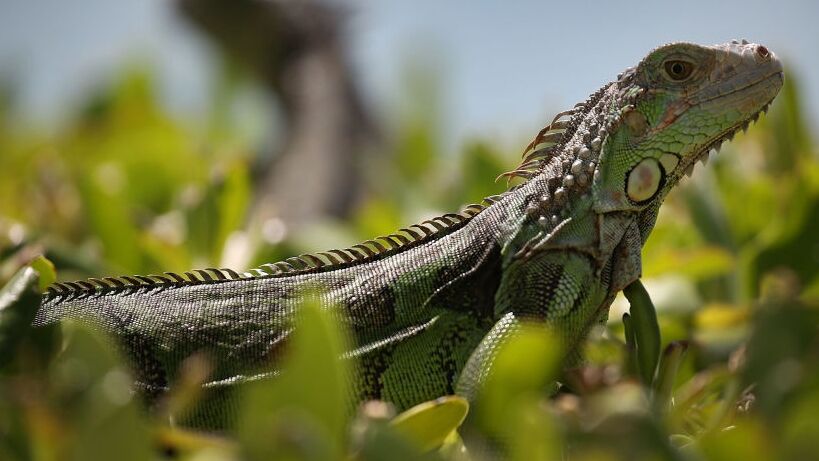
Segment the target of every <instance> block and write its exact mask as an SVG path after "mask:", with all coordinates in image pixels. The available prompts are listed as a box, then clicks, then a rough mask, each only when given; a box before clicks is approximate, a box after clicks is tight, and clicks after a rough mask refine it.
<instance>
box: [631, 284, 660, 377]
mask: <svg viewBox="0 0 819 461" xmlns="http://www.w3.org/2000/svg"><path fill="white" fill-rule="evenodd" d="M623 294H625V295H626V298H627V299H628V301H629V303H631V308H630V309H629V312H630V314H631V319H632V322H631V323H632V325H633V327H634V338H635V342H636V344H637V363H638V365H639V369H640V376H641V377H642V379H643V382H644V383H645V384H647V385H651V383H652V382H653V381H654V374H655V373H656V371H657V363H658V362H659V360H660V325H659V324H658V323H657V311H656V310H655V309H654V304H653V303H652V302H651V298H650V297H649V296H648V292H647V291H646V289H645V287H644V286H643V284H642V282H640V281H639V280H636V281H634V282H633V283H632V284H631V285H629V286H627V287H626V288H625V289H624V290H623Z"/></svg>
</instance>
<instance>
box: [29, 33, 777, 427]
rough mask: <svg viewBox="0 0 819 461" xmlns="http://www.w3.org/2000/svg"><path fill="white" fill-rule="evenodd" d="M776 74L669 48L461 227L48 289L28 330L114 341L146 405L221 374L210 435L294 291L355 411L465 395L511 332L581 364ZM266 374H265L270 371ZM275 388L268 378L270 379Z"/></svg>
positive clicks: (278, 345) (579, 111) (537, 151)
mask: <svg viewBox="0 0 819 461" xmlns="http://www.w3.org/2000/svg"><path fill="white" fill-rule="evenodd" d="M782 82H783V73H782V66H781V64H780V62H779V61H778V60H777V59H776V58H775V57H774V55H773V54H772V53H770V52H769V51H768V50H767V49H765V48H764V47H762V46H760V45H757V44H751V43H747V42H745V41H742V42H737V41H733V42H731V43H727V44H723V45H718V46H712V47H706V46H699V45H694V44H688V43H676V44H670V45H665V46H662V47H660V48H657V49H656V50H654V51H652V52H651V53H649V54H648V56H646V57H645V58H644V59H643V61H642V62H640V63H639V64H638V65H637V66H636V67H632V68H629V69H627V70H626V71H625V72H623V73H622V74H621V75H620V76H619V77H618V79H617V81H615V82H612V83H609V84H607V85H605V86H603V87H602V88H601V89H600V90H598V91H597V92H595V93H594V94H592V95H591V96H590V97H589V98H588V99H587V100H586V101H585V102H583V103H580V104H578V105H576V106H575V107H574V108H573V109H571V110H569V111H566V112H563V113H561V114H558V116H557V117H556V118H555V120H554V121H553V122H552V123H551V124H550V125H549V126H547V127H546V128H544V129H543V130H542V131H541V132H540V133H539V134H538V136H537V137H536V138H535V140H534V141H533V142H532V144H531V145H530V146H529V148H528V149H527V151H526V152H525V153H524V160H523V163H522V164H521V166H520V167H519V168H518V169H517V170H515V171H512V172H510V173H507V175H508V176H509V177H515V176H520V177H524V178H525V179H526V181H525V182H524V183H523V184H521V185H519V186H515V187H512V188H511V189H509V190H508V191H507V192H505V193H503V194H501V195H499V196H494V197H489V198H487V199H485V200H484V202H483V204H481V205H470V206H469V207H467V208H466V209H465V210H464V211H462V212H461V213H457V214H448V215H444V216H442V217H439V218H436V219H434V220H429V221H426V222H424V223H421V224H418V225H415V226H411V227H410V228H407V229H402V230H401V231H399V232H397V233H396V234H392V235H390V236H386V237H380V238H378V239H376V240H373V241H369V242H365V243H364V244H361V245H357V246H355V247H352V248H348V249H345V250H334V251H332V252H326V253H321V254H316V255H302V256H300V257H296V258H290V259H288V260H286V261H285V262H281V263H277V264H275V265H265V266H263V267H261V268H259V269H254V270H253V271H251V272H247V273H244V274H239V273H236V272H234V271H232V270H229V269H207V270H200V271H194V272H190V273H186V274H183V275H178V274H163V275H159V276H149V277H141V278H140V277H118V278H105V279H89V280H88V281H83V282H73V283H58V284H55V285H54V286H53V287H52V288H51V289H50V290H49V292H48V293H47V294H46V295H44V298H43V304H42V308H41V309H40V311H39V313H38V316H37V319H36V320H35V324H36V325H45V324H49V323H52V322H56V321H58V320H61V319H64V318H74V319H80V320H82V321H87V322H90V323H93V324H94V325H97V326H98V327H100V328H102V329H104V330H105V331H107V332H109V333H111V334H112V335H113V336H114V337H115V338H116V339H117V340H118V343H119V344H120V346H121V347H122V348H123V350H124V351H125V353H126V355H127V356H128V357H129V358H130V359H131V360H132V362H133V367H134V370H135V374H136V377H137V386H138V387H139V388H140V389H141V390H142V391H143V392H144V394H145V395H146V396H147V397H149V398H153V397H156V396H157V395H159V394H161V393H162V392H163V391H165V390H166V389H167V388H168V387H169V386H171V385H172V384H173V382H174V379H175V378H176V377H177V373H178V369H179V365H180V363H181V361H182V360H184V359H185V358H186V357H188V356H189V355H190V354H192V353H194V352H197V351H199V352H204V353H205V354H206V355H208V356H209V357H210V358H211V359H212V360H213V362H214V364H215V369H214V372H213V376H212V379H213V380H212V381H211V382H209V383H208V384H206V388H207V389H209V390H210V394H209V395H210V397H209V399H208V400H206V401H205V403H203V404H202V405H200V408H199V409H198V411H197V412H195V413H194V414H192V415H191V416H190V418H189V421H188V423H189V424H194V425H197V426H201V427H209V428H219V427H224V426H225V425H227V424H229V422H230V420H231V418H232V417H233V415H234V413H233V412H234V409H233V403H232V402H233V400H231V398H230V395H231V392H232V389H233V388H235V387H236V386H235V384H236V383H239V382H242V381H243V380H245V379H248V378H249V377H258V376H265V375H258V373H260V372H259V371H258V370H259V369H261V368H262V367H263V366H264V365H267V366H269V364H270V363H271V362H272V363H273V369H274V371H273V372H272V374H275V373H276V372H275V363H276V359H277V357H278V356H279V355H280V352H281V351H282V348H283V347H286V344H287V341H288V338H289V336H290V334H291V333H292V331H293V329H294V328H297V327H298V325H294V324H293V322H292V319H293V314H294V312H295V311H296V309H297V306H298V303H299V293H302V292H303V291H304V290H305V288H306V287H308V286H320V287H322V288H323V289H324V291H323V292H322V293H323V294H322V300H323V302H324V303H325V304H326V306H327V308H328V309H331V310H332V312H334V313H335V314H337V317H338V319H339V321H340V322H342V323H343V324H345V325H346V326H347V327H348V328H349V330H350V332H351V334H352V337H353V339H354V348H353V349H352V350H350V351H348V352H347V353H345V357H348V358H349V357H354V358H356V359H357V360H358V362H359V367H358V369H359V377H358V379H357V384H356V389H357V393H358V397H359V398H360V399H371V398H377V399H383V400H388V401H391V402H393V403H394V404H395V405H396V406H397V407H398V408H399V409H403V408H407V407H409V406H411V405H414V404H417V403H419V402H422V401H425V400H429V399H432V398H435V397H438V396H440V395H444V394H451V393H453V392H457V393H459V394H462V395H466V396H467V397H472V396H474V395H475V392H476V391H477V389H479V387H480V385H481V383H482V382H483V380H484V379H485V377H486V376H487V374H488V373H489V372H490V368H491V367H490V364H491V362H492V356H493V354H494V352H495V351H496V350H497V349H498V346H499V345H500V344H501V343H502V342H503V341H505V340H506V339H507V338H508V337H509V336H510V335H512V334H514V332H515V330H516V329H517V328H518V327H519V325H520V322H521V321H524V320H533V321H538V322H546V323H547V324H549V325H551V326H553V327H554V329H555V330H556V331H558V332H560V334H561V335H562V337H563V339H564V340H565V343H566V344H567V346H568V350H569V351H570V353H571V354H575V353H576V350H577V346H578V344H579V343H580V342H581V341H582V339H583V338H584V336H585V335H586V332H587V331H588V330H589V328H590V327H591V326H592V325H594V324H596V323H598V322H600V321H603V320H605V319H606V317H607V315H608V308H609V305H610V304H611V302H612V300H613V298H614V296H615V295H616V294H617V292H619V291H620V290H622V289H623V288H624V287H626V286H627V285H628V284H630V283H632V282H633V281H635V280H637V279H638V278H639V277H640V251H641V248H642V245H643V243H644V242H645V240H646V238H647V237H648V235H649V233H650V231H651V229H652V227H653V225H654V222H655V219H656V216H657V210H658V208H659V206H660V204H661V203H662V201H663V199H664V198H665V196H666V194H668V192H669V191H670V190H671V189H672V188H673V187H674V186H675V185H676V184H677V183H678V182H679V181H680V179H681V178H682V176H683V175H684V174H685V173H686V172H688V173H690V172H691V170H692V169H693V166H694V164H695V162H696V161H697V160H700V159H703V158H705V157H706V156H707V155H708V152H709V150H711V149H712V148H715V147H716V148H718V147H719V145H720V144H721V143H722V142H723V141H724V140H726V139H727V138H730V137H731V136H733V133H734V132H735V131H736V130H738V129H740V128H746V127H747V125H748V124H749V122H750V121H752V120H755V119H756V117H757V116H758V114H759V112H760V111H762V110H764V109H767V106H768V104H769V103H770V102H771V100H772V99H773V98H774V97H775V96H776V94H777V92H778V91H779V89H780V88H781V86H782ZM268 370H269V368H268ZM268 373H270V372H268Z"/></svg>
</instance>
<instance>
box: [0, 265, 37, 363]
mask: <svg viewBox="0 0 819 461" xmlns="http://www.w3.org/2000/svg"><path fill="white" fill-rule="evenodd" d="M38 280H39V275H38V274H37V271H36V270H34V269H33V268H32V267H30V266H26V267H24V268H22V269H20V270H19V271H17V273H16V274H15V275H14V277H12V279H11V280H10V281H9V283H8V284H7V285H6V286H4V287H3V288H2V289H0V369H2V368H4V367H5V366H6V365H7V364H8V363H9V362H11V361H12V359H13V358H14V356H15V354H16V352H17V348H18V345H19V344H20V342H21V341H22V340H23V338H25V336H26V335H27V334H28V332H29V330H31V322H32V321H33V320H34V316H35V314H36V313H37V309H38V308H39V307H40V290H39V289H38Z"/></svg>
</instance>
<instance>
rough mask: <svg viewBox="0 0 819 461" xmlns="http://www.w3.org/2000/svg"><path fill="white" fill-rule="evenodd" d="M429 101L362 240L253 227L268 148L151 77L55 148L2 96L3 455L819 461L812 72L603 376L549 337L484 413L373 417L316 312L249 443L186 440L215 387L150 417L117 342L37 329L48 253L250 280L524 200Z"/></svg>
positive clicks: (630, 318) (129, 81) (777, 114)
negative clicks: (449, 135) (199, 114)
mask: <svg viewBox="0 0 819 461" xmlns="http://www.w3.org/2000/svg"><path fill="white" fill-rule="evenodd" d="M420 82H421V83H420V84H418V85H415V87H417V88H418V89H417V91H418V92H420V93H423V94H419V95H417V96H418V98H413V100H415V101H419V105H420V106H421V107H415V108H412V107H411V108H410V110H409V111H408V114H405V115H402V116H401V117H399V121H398V123H397V124H396V126H395V127H394V130H393V131H394V139H395V142H394V145H393V151H394V152H393V153H394V156H393V157H392V158H393V159H395V161H394V162H393V164H390V162H386V161H385V162H384V163H383V164H380V165H379V168H381V169H384V170H383V171H379V172H378V175H377V176H379V177H381V178H386V179H385V180H384V179H382V180H378V179H376V178H375V176H376V175H373V189H374V190H376V191H377V192H378V193H376V194H373V195H372V197H371V198H370V199H368V200H366V201H365V202H364V203H362V204H361V206H360V207H359V208H358V211H357V212H356V215H354V216H352V217H351V218H350V220H349V223H340V222H330V221H328V222H323V224H320V225H319V226H318V230H315V231H309V232H306V233H303V232H301V231H300V232H298V233H295V232H289V229H287V228H286V226H284V225H283V224H281V223H277V224H276V225H275V226H273V227H267V228H260V229H254V228H252V227H250V226H251V225H250V224H248V223H247V222H246V218H247V216H246V212H247V210H248V207H249V205H250V202H251V201H252V198H253V193H254V190H253V187H254V184H253V178H254V174H253V171H252V169H253V166H254V165H255V164H256V163H255V158H254V157H255V155H254V154H253V152H254V149H253V147H252V146H250V145H248V144H247V143H246V142H245V141H243V140H242V139H241V137H239V136H232V135H231V132H230V130H229V129H226V128H225V127H224V126H219V127H215V128H213V127H211V128H204V129H203V128H201V126H208V125H209V123H200V122H202V120H194V121H189V120H188V121H186V120H179V119H177V118H175V117H173V116H171V115H169V114H168V113H167V112H166V111H165V110H164V109H163V108H162V107H161V106H160V105H159V104H158V103H157V96H156V94H155V91H154V89H153V84H152V80H151V78H150V74H149V73H146V72H142V71H133V72H129V73H125V74H123V76H122V77H121V78H120V79H119V80H117V81H115V82H114V83H112V84H111V85H109V86H107V87H104V88H100V89H98V91H97V93H95V94H94V95H93V96H92V97H90V98H88V101H87V103H86V104H85V105H84V106H83V108H82V110H80V111H78V112H77V113H76V114H75V115H74V116H73V117H71V118H70V120H68V122H66V123H64V124H63V125H61V126H60V127H59V128H57V129H56V130H55V131H54V132H51V133H47V134H45V133H42V132H40V131H39V130H37V129H36V128H34V127H31V126H26V124H24V123H20V122H19V121H18V120H17V118H16V116H15V109H14V107H12V106H11V105H10V104H11V101H12V99H11V98H0V197H3V200H2V201H0V282H2V284H4V285H5V288H4V289H3V291H2V293H0V459H4V460H6V459H8V460H23V459H112V458H116V459H121V458H126V457H128V458H134V459H150V458H154V459H161V458H164V457H175V458H180V459H197V460H199V459H226V460H227V459H271V458H276V459H278V458H286V459H339V458H347V459H362V460H365V459H366V460H380V459H390V460H393V459H418V458H423V459H450V460H467V459H476V460H480V459H491V458H493V457H494V456H495V455H497V454H499V453H506V455H507V456H508V457H510V458H513V459H544V460H547V459H571V460H632V459H652V460H654V459H669V460H705V459H708V460H734V459H745V460H770V459H819V453H818V452H817V450H816V449H815V447H814V445H813V443H815V442H814V441H815V440H816V439H817V437H819V422H817V421H819V419H817V418H816V415H817V414H819V366H817V364H819V238H817V235H819V234H817V232H819V231H818V229H819V162H818V161H817V152H818V151H817V145H816V144H815V142H814V140H813V139H811V137H810V133H811V129H810V128H811V126H810V125H809V124H808V123H807V122H806V121H805V120H804V119H803V118H802V111H801V109H800V107H799V101H800V98H799V91H798V80H797V79H796V78H794V77H793V76H792V75H791V74H789V78H788V81H787V82H786V85H785V87H784V89H783V92H782V94H781V95H780V96H779V98H778V99H777V101H776V102H775V104H774V106H773V107H772V109H771V111H770V114H769V116H767V117H763V118H762V119H761V120H760V122H759V123H757V124H756V125H755V126H754V127H752V128H751V130H750V131H749V132H748V133H747V134H740V135H738V136H737V138H736V140H735V141H734V142H733V143H731V144H729V145H727V146H726V147H724V148H723V151H722V152H721V153H720V154H719V155H718V156H716V157H715V158H713V159H711V164H709V165H708V166H707V167H698V168H697V171H696V173H695V175H694V176H695V178H694V179H692V180H690V181H688V182H686V183H685V184H682V185H681V186H680V187H679V190H677V191H675V192H674V193H672V194H671V196H670V197H669V198H668V199H667V201H666V204H665V205H664V206H663V208H662V211H661V213H660V217H659V219H658V222H657V225H656V227H655V229H654V232H653V234H652V236H651V238H650V239H649V241H648V242H647V244H646V246H645V248H644V251H643V255H644V275H645V277H644V279H643V280H644V284H645V287H646V289H647V290H648V292H649V293H650V294H651V297H652V298H653V301H654V304H655V305H656V307H657V321H656V324H655V323H654V322H653V320H652V318H651V315H650V314H651V312H653V309H651V308H650V304H645V303H643V302H644V301H646V299H645V298H642V297H641V296H642V295H641V293H632V296H630V300H631V303H632V304H634V307H633V308H632V312H631V313H630V314H629V315H627V316H623V313H624V312H625V311H626V310H627V309H628V302H627V301H625V300H624V299H618V300H617V301H616V302H615V304H614V306H613V307H612V315H611V321H610V323H609V325H608V326H607V327H606V328H602V329H601V330H600V331H596V332H594V333H593V334H592V335H591V338H590V340H589V341H588V344H587V346H586V354H585V355H586V358H587V360H586V362H585V363H584V364H583V365H582V366H580V367H578V368H575V369H571V370H564V371H561V370H560V369H559V363H560V354H559V352H558V351H559V348H558V345H557V343H556V342H555V340H554V338H552V336H551V335H550V334H549V332H548V331H546V330H542V329H539V328H537V327H532V328H530V329H526V330H525V332H524V333H523V334H521V335H520V336H519V337H518V338H517V339H516V340H515V341H513V342H511V343H509V344H508V345H506V346H505V347H504V350H503V351H502V352H501V353H500V355H499V357H498V369H497V370H498V371H497V372H496V373H495V374H494V375H493V377H492V379H491V380H490V382H489V383H488V384H487V388H486V390H485V392H484V393H483V394H482V396H481V398H480V399H479V401H478V402H477V405H476V406H475V407H474V410H475V411H474V412H469V413H468V412H467V404H466V402H464V401H463V400H461V399H459V398H456V397H447V398H443V399H439V400H436V401H434V402H428V403H425V404H422V405H420V406H418V407H416V408H413V409H410V410H408V411H407V412H405V413H403V414H401V415H395V414H394V411H393V410H392V408H391V407H390V405H388V404H385V403H383V402H366V403H364V404H362V405H361V406H359V407H358V408H357V409H356V410H355V411H351V410H350V408H353V406H352V403H351V402H349V401H347V397H346V393H345V391H344V388H345V378H344V376H345V374H347V373H350V370H349V369H347V368H346V367H347V364H342V363H340V362H339V361H337V360H334V357H336V356H338V353H339V351H340V350H341V348H342V345H343V343H344V341H345V338H344V334H343V332H342V331H339V330H338V326H337V325H336V324H335V323H334V322H333V320H332V319H330V318H328V317H327V316H326V314H325V313H324V312H323V311H322V310H320V309H317V308H316V306H315V305H314V304H311V302H310V301H306V303H305V306H304V309H302V312H303V314H302V315H304V317H305V319H304V320H305V321H304V326H305V328H303V329H302V330H301V331H299V332H298V335H299V336H298V339H296V340H294V346H293V348H292V349H290V350H289V352H288V353H289V354H290V356H289V358H288V360H287V363H289V364H290V366H289V369H290V370H291V373H290V374H288V375H287V376H286V377H285V379H277V380H272V381H270V382H260V383H257V384H258V386H248V388H247V389H246V392H245V394H246V395H245V397H246V399H245V406H244V408H246V411H244V412H242V414H243V418H244V419H243V420H242V422H241V424H239V426H238V429H237V430H236V433H235V434H229V435H225V434H221V435H217V434H205V433H195V432H190V431H186V430H184V429H181V428H178V427H175V426H174V425H173V424H171V423H170V421H172V420H173V418H172V417H171V416H169V415H173V414H176V413H178V412H181V411H182V410H183V409H184V408H185V407H186V405H188V404H189V401H190V400H191V399H195V398H196V397H197V394H196V391H195V387H196V385H195V383H196V382H198V381H197V379H196V377H195V376H196V373H197V372H196V367H193V368H192V370H194V371H191V374H192V375H191V376H193V377H192V378H190V379H189V381H190V383H189V385H188V386H187V387H186V385H185V384H184V382H183V384H181V385H180V388H181V389H187V391H190V392H187V391H184V392H183V391H178V392H175V393H172V395H171V396H170V397H169V402H167V403H166V404H165V407H164V408H165V411H158V412H152V413H151V414H147V413H146V412H145V411H143V410H142V409H141V406H140V405H138V402H135V401H134V397H133V395H132V394H131V392H130V390H129V387H128V383H129V378H128V374H127V373H128V372H127V370H125V369H124V368H123V366H122V365H121V361H120V360H119V359H118V358H117V357H115V356H113V355H112V352H111V348H110V347H106V346H107V342H106V341H107V340H106V339H104V338H100V337H98V336H97V335H96V334H95V333H93V332H90V331H88V330H86V329H85V328H83V327H81V326H78V325H73V324H65V325H62V326H61V327H60V328H51V329H37V330H31V329H30V328H29V327H28V325H29V324H30V319H31V317H32V316H33V312H34V309H36V305H37V302H38V297H37V292H38V291H39V290H40V288H39V287H38V280H39V278H38V273H39V277H40V278H42V279H44V280H46V281H47V280H53V278H54V273H53V269H52V268H51V266H50V265H49V263H48V261H47V260H42V259H41V260H37V261H35V262H34V263H33V264H32V265H31V266H26V263H27V262H28V261H30V260H31V259H32V258H33V257H34V256H35V255H36V254H39V253H45V254H46V256H47V257H48V258H49V260H51V261H53V262H54V265H55V266H57V267H58V268H59V269H60V271H59V277H60V279H62V280H65V279H76V278H81V277H87V276H99V275H110V274H116V273H152V272H162V271H184V270H187V269H190V268H191V267H203V266H228V267H233V268H234V269H244V268H245V267H246V266H250V265H254V264H258V263H261V262H263V261H265V260H267V259H269V258H272V257H279V256H283V255H288V254H292V253H295V252H304V251H313V250H323V249H326V247H328V246H336V245H339V244H350V243H353V242H354V241H355V240H359V239H366V238H370V237H372V236H373V235H375V234H385V233H388V232H391V231H392V230H394V229H395V228H396V227H399V226H401V225H406V224H407V223H410V222H413V221H416V220H418V219H420V218H422V217H428V216H430V215H432V214H435V213H438V212H444V211H452V210H453V209H454V208H457V207H458V206H459V205H462V204H466V203H472V202H475V201H478V200H479V199H480V198H481V197H482V196H485V195H489V194H492V193H497V192H498V191H500V190H502V189H503V185H502V184H495V183H493V182H492V179H493V178H494V177H495V176H496V175H497V174H498V173H499V172H501V171H502V170H505V169H508V168H509V167H510V166H512V165H514V164H515V162H516V154H515V152H506V149H505V146H498V145H497V144H496V143H495V142H493V141H492V140H473V141H471V142H470V143H468V144H467V145H466V147H465V148H464V149H463V150H462V152H461V153H460V155H457V156H455V155H445V154H443V153H442V151H443V149H442V147H441V145H440V144H441V140H440V139H441V133H440V132H438V131H437V130H440V129H441V128H440V126H439V125H440V121H439V120H438V118H436V117H439V115H437V114H436V113H428V112H425V111H424V108H425V107H426V109H427V110H431V111H433V112H434V106H425V105H424V104H425V102H429V101H431V100H434V98H433V97H431V95H432V96H434V88H430V85H431V83H430V82H427V81H424V80H423V79H422V80H421V81H420ZM411 87H412V85H411ZM425 92H426V93H425ZM6 93H8V92H6ZM4 94H5V93H4ZM224 106H225V104H217V105H215V106H214V107H215V109H214V110H216V111H218V110H225V109H224V108H223V107H224ZM220 107H222V109H219V108H220ZM430 107H433V109H430ZM225 118H226V116H225V115H224V114H218V113H217V114H206V115H205V116H204V117H203V120H205V121H210V125H212V123H213V122H212V121H213V120H224V119H225ZM197 123H199V125H197ZM212 131H213V132H212ZM525 144H526V140H521V142H520V146H523V145H525ZM296 234H298V235H296ZM20 267H24V268H23V269H22V270H20V271H18V269H19V268H20ZM15 273H16V274H17V275H15ZM640 303H643V304H642V305H641V306H642V307H638V304H640ZM646 306H648V307H646ZM646 308H647V309H648V310H646ZM647 314H648V315H649V317H646V315H647ZM621 319H623V321H621ZM653 325H659V336H658V335H657V332H656V331H654V330H653ZM61 344H62V346H60V345H61ZM308 362H309V364H310V366H307V363H308ZM555 380H557V381H559V382H560V383H562V385H561V386H559V388H558V390H557V391H555V390H554V388H553V386H552V385H551V383H554V382H555ZM183 381H184V378H183ZM465 415H466V420H465V422H464V423H463V425H461V422H462V421H463V419H464V416H465ZM459 425H460V428H459V429H458V430H457V431H455V430H454V429H455V428H457V427H459Z"/></svg>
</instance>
